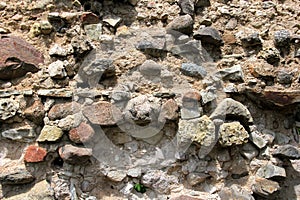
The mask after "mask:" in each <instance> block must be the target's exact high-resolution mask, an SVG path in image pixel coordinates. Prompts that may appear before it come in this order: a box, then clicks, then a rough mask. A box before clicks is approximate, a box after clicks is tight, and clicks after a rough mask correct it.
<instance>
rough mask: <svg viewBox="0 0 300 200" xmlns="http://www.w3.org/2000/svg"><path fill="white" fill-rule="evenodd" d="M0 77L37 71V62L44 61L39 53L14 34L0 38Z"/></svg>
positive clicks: (4, 78) (11, 77)
mask: <svg viewBox="0 0 300 200" xmlns="http://www.w3.org/2000/svg"><path fill="white" fill-rule="evenodd" d="M0 49H1V51H0V79H3V80H9V79H13V78H18V77H22V76H24V75H25V74H26V73H27V72H33V73H34V72H37V71H38V70H39V68H38V64H41V63H44V57H43V54H41V53H40V52H39V51H37V49H35V48H34V47H33V46H32V45H30V44H29V43H27V42H26V41H24V40H23V39H21V38H18V37H15V36H2V37H1V38H0Z"/></svg>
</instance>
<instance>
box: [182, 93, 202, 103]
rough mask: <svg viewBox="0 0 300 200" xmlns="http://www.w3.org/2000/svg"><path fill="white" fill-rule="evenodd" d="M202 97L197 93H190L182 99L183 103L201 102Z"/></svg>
mask: <svg viewBox="0 0 300 200" xmlns="http://www.w3.org/2000/svg"><path fill="white" fill-rule="evenodd" d="M200 100H201V96H200V93H199V92H197V91H189V92H187V93H185V94H184V96H183V97H182V101H200Z"/></svg>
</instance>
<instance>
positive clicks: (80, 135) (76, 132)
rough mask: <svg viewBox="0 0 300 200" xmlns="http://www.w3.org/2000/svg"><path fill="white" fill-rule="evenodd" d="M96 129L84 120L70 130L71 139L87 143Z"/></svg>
mask: <svg viewBox="0 0 300 200" xmlns="http://www.w3.org/2000/svg"><path fill="white" fill-rule="evenodd" d="M94 134H95V131H94V129H93V128H92V127H91V126H90V125H89V124H86V123H84V122H82V123H81V124H80V125H79V126H78V127H77V128H73V129H72V130H70V131H69V137H70V140H71V141H73V142H75V143H85V142H88V141H90V140H91V138H92V137H93V136H94Z"/></svg>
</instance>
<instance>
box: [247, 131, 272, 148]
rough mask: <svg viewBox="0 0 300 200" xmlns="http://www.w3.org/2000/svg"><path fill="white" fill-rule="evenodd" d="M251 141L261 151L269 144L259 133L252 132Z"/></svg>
mask: <svg viewBox="0 0 300 200" xmlns="http://www.w3.org/2000/svg"><path fill="white" fill-rule="evenodd" d="M250 140H251V141H252V142H253V143H254V144H255V145H256V146H257V147H258V148H260V149H262V148H264V147H265V146H266V145H267V144H268V140H266V139H265V138H264V137H263V135H262V134H261V133H259V132H258V131H252V132H251V133H250Z"/></svg>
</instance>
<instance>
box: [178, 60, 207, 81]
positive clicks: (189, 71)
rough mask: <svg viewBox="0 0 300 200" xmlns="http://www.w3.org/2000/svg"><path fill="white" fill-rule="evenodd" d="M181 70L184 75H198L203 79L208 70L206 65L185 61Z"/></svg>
mask: <svg viewBox="0 0 300 200" xmlns="http://www.w3.org/2000/svg"><path fill="white" fill-rule="evenodd" d="M181 71H182V73H183V74H184V75H187V76H191V77H197V78H201V79H203V78H204V77H205V76H206V75H207V72H206V70H205V68H204V67H202V66H199V65H196V64H193V63H183V64H182V65H181Z"/></svg>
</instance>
